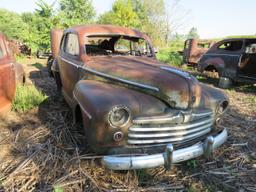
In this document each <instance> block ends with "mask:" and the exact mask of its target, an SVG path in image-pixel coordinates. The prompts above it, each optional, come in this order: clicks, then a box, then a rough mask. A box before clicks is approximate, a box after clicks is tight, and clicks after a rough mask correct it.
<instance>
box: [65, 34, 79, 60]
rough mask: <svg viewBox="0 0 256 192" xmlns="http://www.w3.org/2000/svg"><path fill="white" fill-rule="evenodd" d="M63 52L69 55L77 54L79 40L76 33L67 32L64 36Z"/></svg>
mask: <svg viewBox="0 0 256 192" xmlns="http://www.w3.org/2000/svg"><path fill="white" fill-rule="evenodd" d="M65 42H66V43H65V52H66V53H69V54H70V55H73V56H77V55H79V41H78V37H77V35H76V34H73V33H69V34H68V35H67V36H66V38H65Z"/></svg>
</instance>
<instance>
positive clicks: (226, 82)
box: [218, 77, 233, 89]
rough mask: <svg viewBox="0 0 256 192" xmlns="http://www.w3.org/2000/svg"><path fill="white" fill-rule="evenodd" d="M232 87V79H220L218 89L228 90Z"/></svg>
mask: <svg viewBox="0 0 256 192" xmlns="http://www.w3.org/2000/svg"><path fill="white" fill-rule="evenodd" d="M232 86H233V81H232V79H230V78H228V77H220V79H219V84H218V87H219V88H222V89H228V88H230V87H232Z"/></svg>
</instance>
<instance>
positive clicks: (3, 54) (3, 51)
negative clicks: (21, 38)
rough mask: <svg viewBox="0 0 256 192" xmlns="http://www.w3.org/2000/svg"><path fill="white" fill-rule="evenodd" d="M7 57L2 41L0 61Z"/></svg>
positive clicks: (0, 42) (0, 44)
mask: <svg viewBox="0 0 256 192" xmlns="http://www.w3.org/2000/svg"><path fill="white" fill-rule="evenodd" d="M5 55H6V52H5V48H4V42H3V40H0V59H2V58H3V57H4V56H5Z"/></svg>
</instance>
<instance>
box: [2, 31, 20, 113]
mask: <svg viewBox="0 0 256 192" xmlns="http://www.w3.org/2000/svg"><path fill="white" fill-rule="evenodd" d="M24 78H25V73H24V69H23V67H22V66H21V65H20V64H17V63H16V61H15V58H14V56H13V53H12V51H11V50H10V47H9V43H8V42H7V39H6V37H5V35H4V34H2V33H0V114H1V115H3V114H4V113H5V112H6V111H8V110H10V108H11V103H12V100H13V98H14V95H15V89H16V83H19V82H24Z"/></svg>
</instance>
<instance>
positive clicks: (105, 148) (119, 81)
mask: <svg viewBox="0 0 256 192" xmlns="http://www.w3.org/2000/svg"><path fill="white" fill-rule="evenodd" d="M91 36H93V37H100V36H104V37H106V36H107V37H109V40H108V43H109V44H108V45H107V46H105V45H104V47H107V48H104V49H106V51H105V55H93V54H92V55H90V54H89V53H88V52H87V47H86V43H87V41H88V38H89V37H91ZM69 38H70V39H72V41H71V43H69V40H68V39H69ZM118 38H125V39H128V40H130V41H138V39H143V40H145V41H146V42H147V45H148V46H149V50H151V52H152V53H151V54H146V55H142V54H141V55H137V56H136V54H133V51H132V50H130V52H129V53H128V54H126V55H125V54H120V53H116V52H115V43H116V42H117V41H116V39H118ZM63 39H64V40H63V42H62V44H61V45H60V52H59V54H58V57H56V58H57V59H55V62H54V67H53V68H54V70H53V73H54V76H55V77H59V75H60V78H61V85H62V93H63V95H64V98H65V99H66V101H67V103H68V104H69V105H70V107H71V108H72V110H73V114H74V117H78V116H79V114H80V113H81V114H82V118H83V125H84V129H85V135H86V137H87V140H88V143H89V145H90V147H91V148H92V149H94V150H95V151H96V152H99V153H110V154H115V153H135V152H139V153H143V152H145V151H147V150H149V151H151V152H152V151H154V152H156V151H157V150H160V149H161V148H164V147H165V146H166V144H167V143H161V144H159V145H157V142H156V143H153V144H150V145H148V146H147V147H146V146H144V145H143V146H141V145H132V144H130V143H129V142H128V140H129V139H128V137H130V136H129V129H130V128H131V127H132V126H133V125H134V124H135V123H134V122H135V121H134V120H135V119H136V118H137V117H140V118H139V119H150V118H153V119H154V120H155V121H154V123H153V124H155V125H156V127H163V126H174V125H173V124H172V123H171V124H163V123H160V122H163V120H161V119H162V118H163V117H168V118H171V117H172V116H173V119H175V118H176V116H177V114H176V113H178V116H177V118H176V119H178V121H177V122H174V123H180V124H181V125H183V124H190V123H191V126H192V122H193V121H195V120H196V119H198V118H199V117H201V116H204V117H205V114H206V116H207V122H208V121H209V120H212V119H215V117H217V115H216V113H215V112H216V111H217V109H218V106H219V105H220V103H221V102H223V101H228V99H227V97H226V96H225V95H224V94H223V93H222V92H221V91H219V90H217V89H214V88H210V87H208V86H205V85H201V84H200V83H199V82H198V81H197V80H196V79H195V78H194V77H193V76H191V75H190V74H188V73H186V72H184V71H180V70H179V69H176V68H173V67H170V66H169V65H166V64H164V63H161V62H159V61H157V60H156V58H155V54H154V51H153V46H152V45H151V43H150V39H149V37H148V36H146V35H145V34H143V33H140V32H138V31H136V30H131V29H127V28H123V27H116V26H110V25H88V26H76V27H73V28H70V29H67V30H65V31H64V33H63ZM103 42H104V41H103ZM103 42H101V44H100V45H99V46H102V47H103ZM53 43H54V44H55V43H56V42H55V41H54V42H53ZM64 45H65V46H64ZM67 45H70V47H71V48H70V49H69V48H68V49H66V48H65V47H66V46H67ZM75 45H77V46H75ZM54 46H56V45H54ZM92 48H94V50H98V49H99V48H100V47H97V46H96V47H92ZM88 49H89V48H88ZM102 49H103V48H102ZM130 49H132V46H131V45H130ZM108 53H109V54H108ZM56 66H58V67H56ZM116 108H124V110H128V109H129V113H128V112H127V114H131V116H130V118H128V119H129V121H128V122H127V123H125V124H124V125H123V126H113V124H112V123H111V118H110V116H111V111H113V110H114V109H116ZM203 111H208V112H207V113H205V112H203ZM209 111H210V112H209ZM167 114H168V115H167ZM195 114H196V115H195ZM211 115H213V116H211ZM117 118H118V117H117ZM168 122H171V121H170V119H169V121H168ZM212 123H213V122H212ZM195 125H197V124H195ZM137 126H142V125H137ZM146 126H149V127H150V126H151V127H152V126H154V125H151V124H148V125H146ZM204 126H205V125H204ZM199 128H200V129H203V128H204V127H199ZM211 128H212V127H208V128H207V129H205V130H204V132H198V134H197V135H199V134H201V133H205V132H208V131H210V130H211ZM117 133H118V134H119V133H122V139H120V140H119V139H118V140H117V139H116V138H115V139H113V137H114V136H115V135H116V134H117ZM189 133H190V132H189ZM189 133H188V134H189ZM191 137H193V135H190V136H189V137H184V138H191ZM205 138H206V137H205ZM199 139H201V137H200V138H196V139H195V140H194V141H198V140H199ZM169 140H170V139H169ZM130 141H131V140H130ZM148 142H149V141H148ZM186 142H187V140H186V139H184V141H180V143H179V144H184V143H186ZM175 146H176V145H175Z"/></svg>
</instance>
